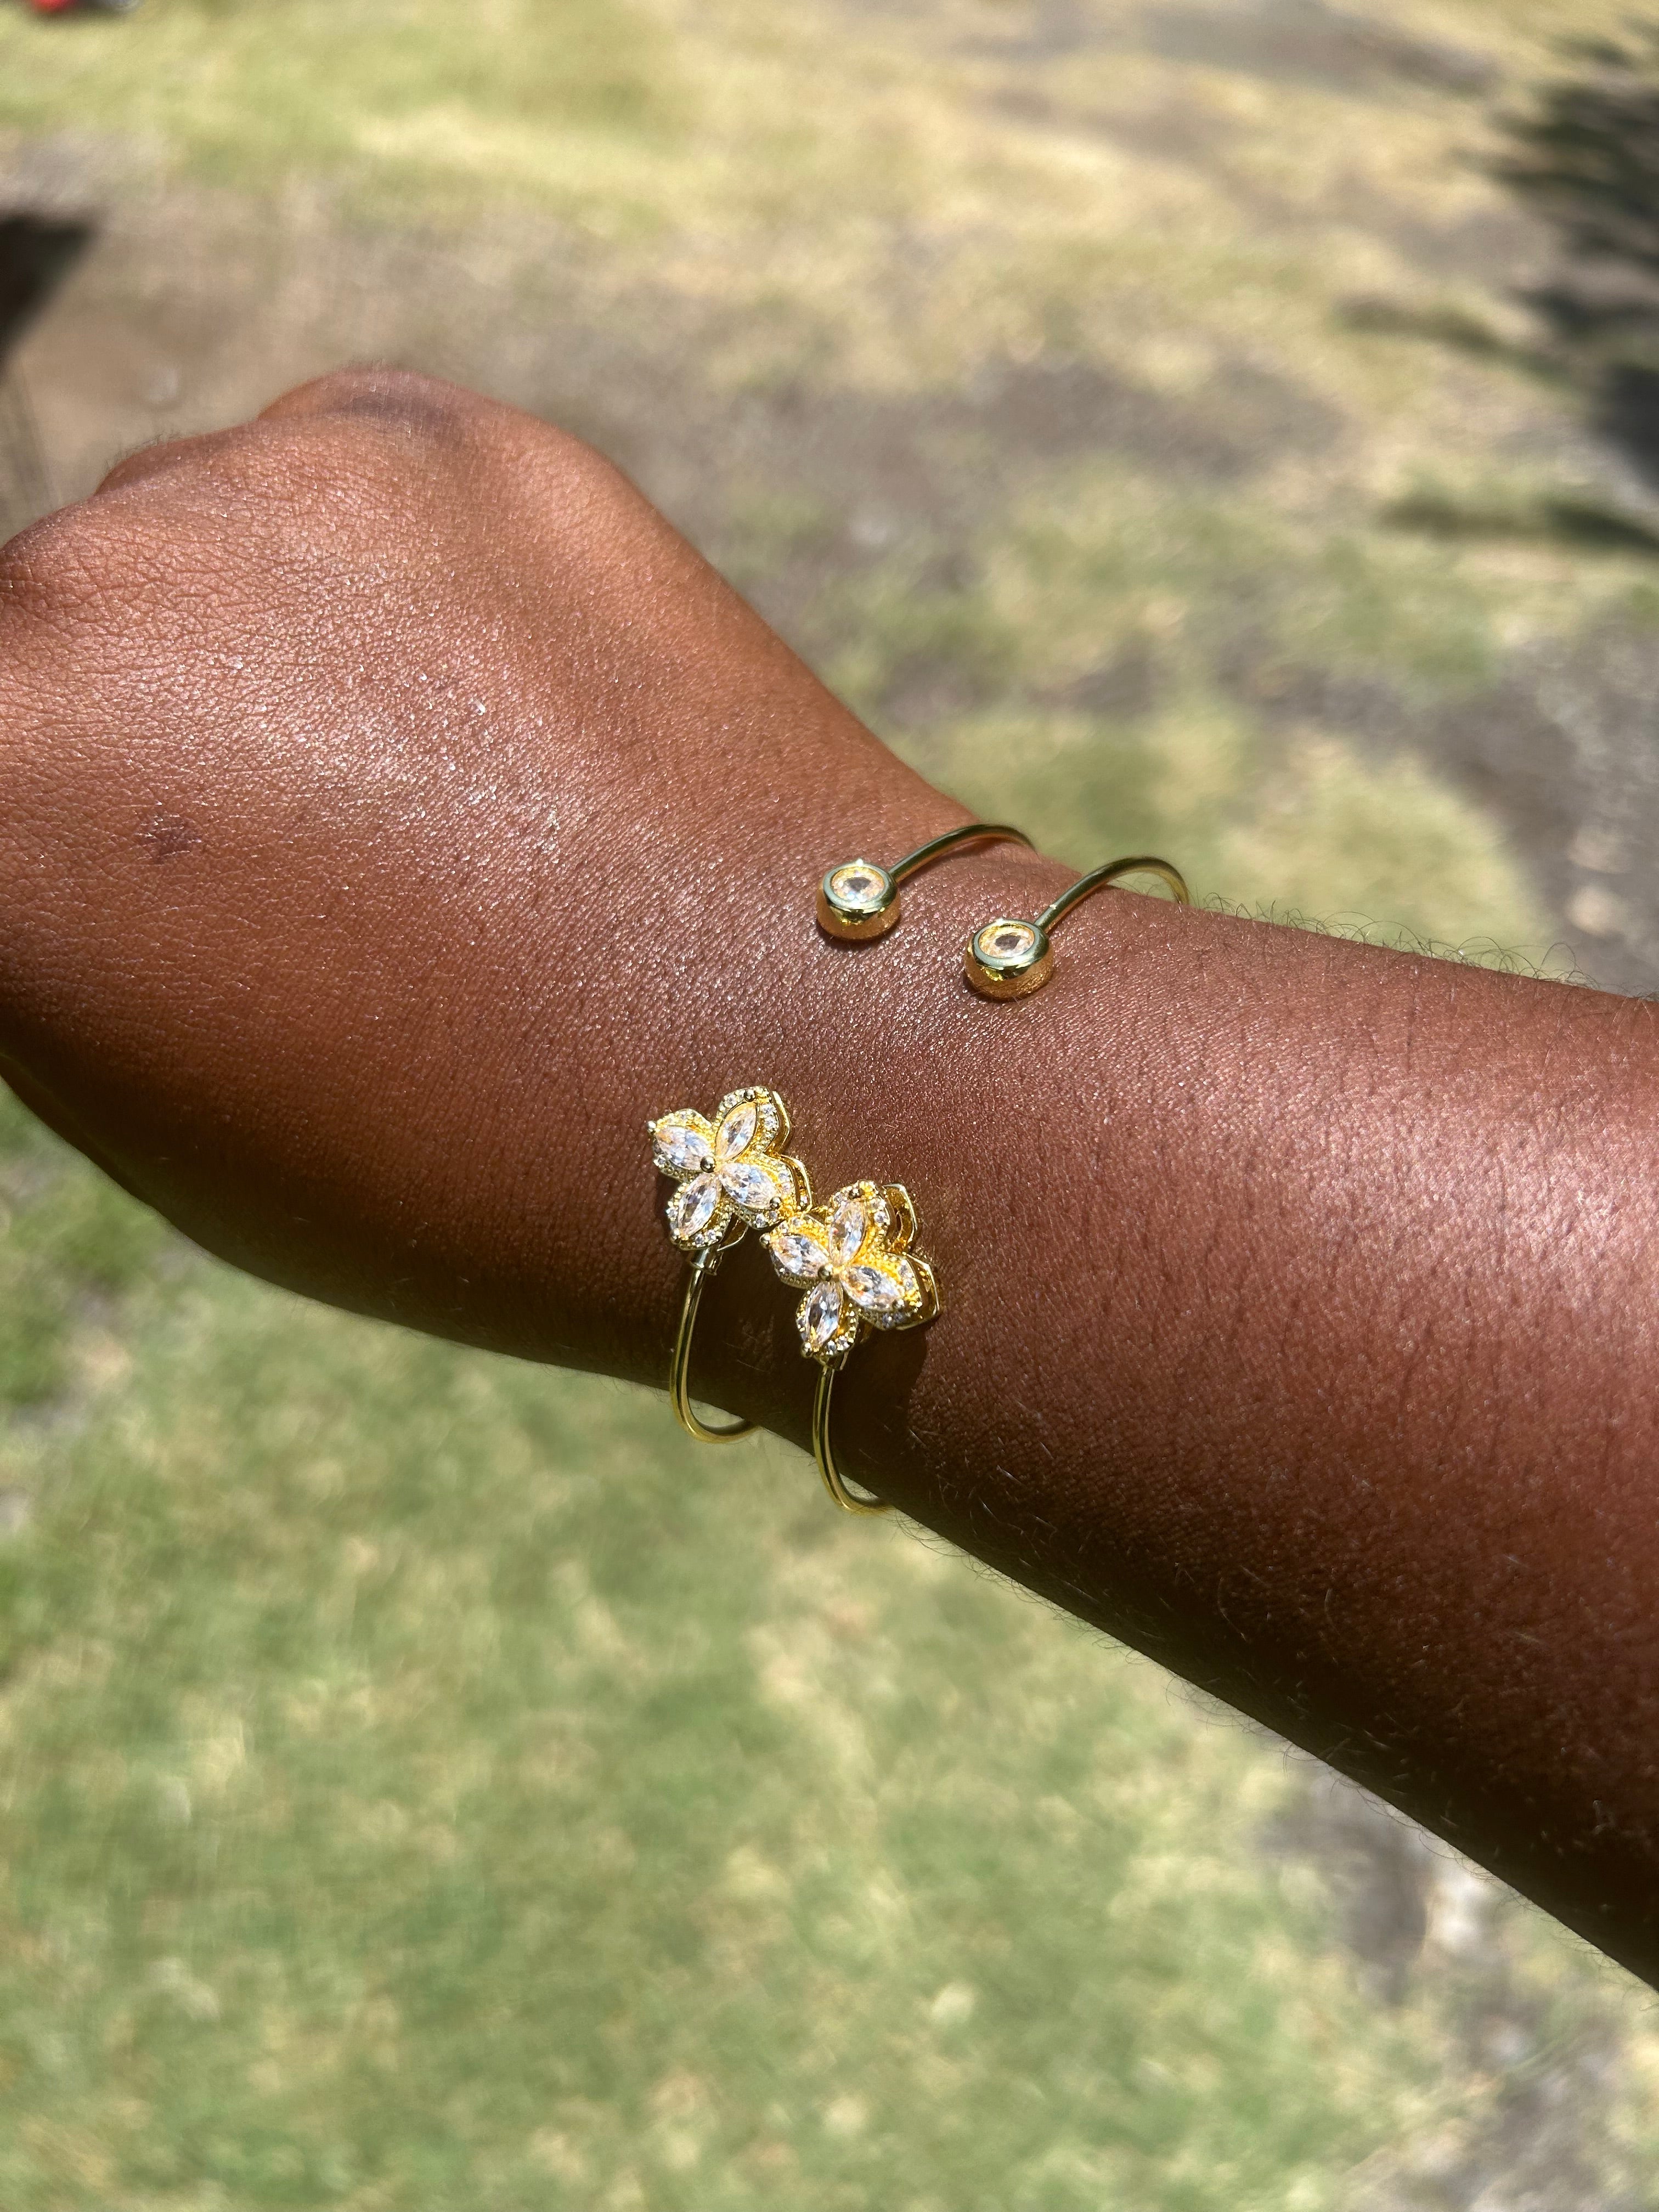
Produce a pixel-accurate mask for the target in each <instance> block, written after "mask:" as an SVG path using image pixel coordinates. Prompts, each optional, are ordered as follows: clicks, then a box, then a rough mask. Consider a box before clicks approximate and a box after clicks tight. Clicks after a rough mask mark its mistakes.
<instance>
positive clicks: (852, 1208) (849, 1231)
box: [829, 1198, 865, 1267]
mask: <svg viewBox="0 0 1659 2212" xmlns="http://www.w3.org/2000/svg"><path fill="white" fill-rule="evenodd" d="M864 1229H865V1220H864V1208H863V1206H861V1205H860V1202H859V1200H857V1199H855V1198H844V1199H842V1202H841V1204H840V1205H839V1206H837V1207H836V1210H835V1212H833V1213H832V1214H831V1215H830V1217H829V1256H830V1258H831V1259H832V1260H833V1261H835V1263H836V1266H837V1267H845V1266H846V1265H847V1263H848V1261H849V1260H855V1259H857V1257H858V1251H859V1246H860V1244H862V1243H863V1242H864Z"/></svg>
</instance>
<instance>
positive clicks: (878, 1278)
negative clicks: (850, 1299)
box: [842, 1267, 915, 1314]
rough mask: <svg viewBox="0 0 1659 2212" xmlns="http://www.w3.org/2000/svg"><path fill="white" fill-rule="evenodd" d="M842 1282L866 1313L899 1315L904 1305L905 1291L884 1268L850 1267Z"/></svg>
mask: <svg viewBox="0 0 1659 2212" xmlns="http://www.w3.org/2000/svg"><path fill="white" fill-rule="evenodd" d="M914 1279H915V1278H914V1276H913V1277H912V1280H913V1281H914ZM842 1281H843V1282H844V1283H845V1284H846V1285H847V1287H848V1290H849V1291H851V1292H852V1293H853V1296H854V1298H855V1299H856V1300H857V1302H858V1303H859V1304H860V1305H861V1306H862V1307H863V1308H864V1310H865V1311H866V1313H871V1314H891V1313H897V1312H898V1311H899V1310H900V1309H901V1308H902V1305H903V1304H904V1291H903V1289H902V1286H901V1285H899V1284H898V1283H897V1282H896V1280H895V1279H894V1278H893V1277H892V1276H891V1275H890V1274H888V1273H886V1272H885V1270H884V1269H883V1268H880V1267H849V1268H848V1270H847V1273H846V1274H845V1275H843V1276H842Z"/></svg>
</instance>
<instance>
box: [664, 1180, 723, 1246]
mask: <svg viewBox="0 0 1659 2212" xmlns="http://www.w3.org/2000/svg"><path fill="white" fill-rule="evenodd" d="M719 1204H720V1178H719V1177H718V1176H712V1175H700V1176H692V1178H691V1180H690V1182H683V1183H682V1184H681V1185H680V1187H679V1188H678V1190H677V1191H676V1192H675V1193H674V1195H673V1196H672V1198H671V1199H670V1200H669V1201H668V1225H669V1227H670V1228H671V1230H672V1231H673V1232H674V1234H675V1236H676V1237H696V1236H698V1235H700V1234H701V1233H702V1231H703V1230H705V1229H707V1228H708V1225H709V1223H710V1222H711V1221H712V1220H713V1219H714V1209H715V1207H716V1206H719Z"/></svg>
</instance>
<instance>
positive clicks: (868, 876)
mask: <svg viewBox="0 0 1659 2212" xmlns="http://www.w3.org/2000/svg"><path fill="white" fill-rule="evenodd" d="M1030 843H1031V841H1030V838H1029V837H1028V836H1026V834H1025V832H1024V830H1023V829H1015V827H1014V825H1013V823H1012V822H964V823H963V824H962V825H961V827H960V828H959V829H947V830H945V833H944V835H943V836H939V837H930V838H929V839H928V840H927V843H926V844H925V845H918V846H917V847H916V849H915V852H914V853H907V854H905V856H904V858H903V859H902V860H895V861H894V863H893V865H892V866H891V867H890V868H889V867H884V866H882V865H881V864H880V862H878V861H876V860H838V861H837V862H836V865H835V866H834V867H833V868H829V869H826V870H825V872H824V874H823V879H822V880H821V881H820V883H819V884H818V900H817V909H818V927H820V928H821V929H823V931H825V932H826V933H827V934H828V935H829V936H831V937H836V938H840V939H842V941H843V942H845V943H847V944H852V945H859V944H865V943H867V942H868V941H869V940H870V939H872V938H877V937H885V935H886V934H887V933H888V931H889V930H890V929H891V928H893V927H895V925H896V922H897V921H898V918H899V912H900V908H899V895H898V894H899V885H900V884H902V883H903V882H905V881H906V880H907V878H909V877H911V876H914V875H915V873H916V872H917V871H918V870H919V869H921V868H925V867H927V866H928V865H929V864H930V863H931V862H933V861H934V860H943V859H944V857H945V854H947V853H954V852H955V851H956V849H957V847H958V846H959V845H974V844H1005V845H1024V846H1026V847H1027V848H1030Z"/></svg>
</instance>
